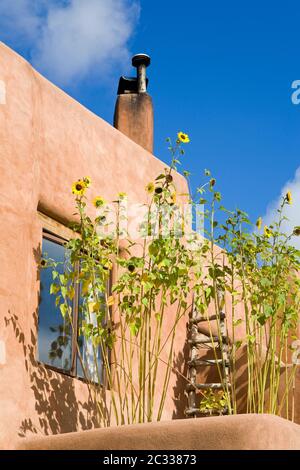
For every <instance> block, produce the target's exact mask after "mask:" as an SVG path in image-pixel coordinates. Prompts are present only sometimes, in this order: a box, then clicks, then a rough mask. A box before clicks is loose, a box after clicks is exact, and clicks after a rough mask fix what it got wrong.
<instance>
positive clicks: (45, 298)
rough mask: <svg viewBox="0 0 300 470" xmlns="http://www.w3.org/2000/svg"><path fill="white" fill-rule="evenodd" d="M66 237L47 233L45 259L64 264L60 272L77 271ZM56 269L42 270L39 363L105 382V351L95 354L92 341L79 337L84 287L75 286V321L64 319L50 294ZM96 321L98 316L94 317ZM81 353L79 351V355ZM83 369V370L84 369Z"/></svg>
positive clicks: (43, 252)
mask: <svg viewBox="0 0 300 470" xmlns="http://www.w3.org/2000/svg"><path fill="white" fill-rule="evenodd" d="M65 242H66V239H65V238H62V237H59V236H57V235H54V234H53V233H51V232H50V231H47V230H44V231H43V242H42V257H43V256H46V257H48V258H51V259H53V260H55V261H56V262H60V263H62V264H61V265H59V268H58V271H59V270H60V271H61V272H63V271H64V270H65V269H75V270H77V271H79V266H71V263H70V260H69V259H68V253H67V250H66V249H65V247H64V243H65ZM52 282H53V280H52V268H50V267H48V268H47V267H46V268H43V269H41V270H40V302H39V322H38V360H39V361H40V362H42V363H44V364H46V365H48V366H49V367H52V368H54V369H56V370H59V371H62V372H64V373H66V374H68V375H71V376H77V377H79V378H85V374H84V370H85V371H86V374H87V378H88V379H89V380H91V381H93V382H99V378H100V383H103V382H104V374H103V364H102V359H101V351H100V348H98V349H97V350H96V351H95V348H94V347H93V345H92V343H91V341H90V340H86V339H85V338H84V337H83V336H81V335H80V334H79V331H80V326H81V323H82V321H83V320H84V317H83V316H84V311H85V310H84V309H83V308H82V300H81V297H80V285H78V284H77V283H75V285H74V288H75V296H74V300H73V305H72V319H71V321H70V319H69V318H67V315H66V316H65V318H63V317H62V315H61V312H60V310H59V307H58V306H56V304H55V295H52V294H50V286H51V284H52ZM90 321H92V322H95V325H96V316H95V317H94V318H90ZM78 350H79V352H78ZM82 366H83V367H82Z"/></svg>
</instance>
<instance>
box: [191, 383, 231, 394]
mask: <svg viewBox="0 0 300 470" xmlns="http://www.w3.org/2000/svg"><path fill="white" fill-rule="evenodd" d="M226 387H228V388H230V387H231V384H229V383H228V384H226V385H225V384H224V385H223V384H221V383H211V384H188V385H187V387H186V390H187V391H189V392H192V391H193V390H206V389H207V388H211V389H212V390H223V389H225V388H226Z"/></svg>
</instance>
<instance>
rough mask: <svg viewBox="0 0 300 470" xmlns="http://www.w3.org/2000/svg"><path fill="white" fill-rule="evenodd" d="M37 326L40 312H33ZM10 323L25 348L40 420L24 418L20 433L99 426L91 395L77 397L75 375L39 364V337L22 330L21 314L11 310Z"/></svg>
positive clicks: (22, 435) (25, 362)
mask: <svg viewBox="0 0 300 470" xmlns="http://www.w3.org/2000/svg"><path fill="white" fill-rule="evenodd" d="M33 318H34V325H35V328H36V327H37V312H34V314H33ZM5 323H6V326H9V325H10V326H11V327H12V328H13V331H14V334H15V336H16V340H17V341H18V342H19V343H20V345H21V346H22V348H23V354H24V366H25V369H26V371H27V373H28V375H29V378H30V388H31V390H32V393H33V395H34V398H35V411H36V413H37V414H38V423H34V422H33V421H32V418H31V417H28V418H25V419H23V420H22V422H21V424H20V428H19V432H18V435H19V436H20V437H26V436H27V435H28V433H34V434H37V433H41V434H43V435H49V434H59V433H65V432H72V431H77V430H78V429H82V430H86V429H91V428H94V427H99V422H98V419H97V413H96V410H95V406H94V403H93V401H92V399H91V398H89V400H88V401H86V402H81V401H77V397H76V394H75V388H74V379H72V378H71V377H68V376H65V375H62V374H60V373H58V372H55V371H53V370H51V369H48V368H46V367H44V366H42V365H41V364H39V363H38V362H37V361H36V359H35V350H36V337H35V334H34V332H33V331H32V330H31V331H30V341H27V338H26V337H25V335H24V332H23V331H22V329H21V327H20V324H19V319H18V316H17V315H15V314H11V313H10V312H9V317H6V318H5Z"/></svg>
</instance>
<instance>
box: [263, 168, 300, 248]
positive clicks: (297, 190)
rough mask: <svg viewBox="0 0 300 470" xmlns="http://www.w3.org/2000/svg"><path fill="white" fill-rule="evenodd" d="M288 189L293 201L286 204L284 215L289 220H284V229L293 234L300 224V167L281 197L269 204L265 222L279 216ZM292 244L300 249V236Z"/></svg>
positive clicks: (284, 187) (267, 223)
mask: <svg viewBox="0 0 300 470" xmlns="http://www.w3.org/2000/svg"><path fill="white" fill-rule="evenodd" d="M288 191H291V193H292V197H293V203H292V205H286V206H285V209H284V215H285V216H286V217H287V218H288V220H287V221H284V222H283V224H282V229H283V231H284V232H285V233H286V234H291V233H292V231H293V228H294V227H295V226H300V167H299V168H298V169H297V170H296V173H295V176H294V178H293V179H291V180H290V181H288V182H287V183H285V185H284V186H283V188H282V189H281V192H280V197H279V198H278V199H277V200H276V201H273V202H272V203H271V204H270V205H269V207H268V208H267V212H266V215H265V216H264V218H263V222H264V224H266V225H270V224H271V223H272V222H273V221H274V220H275V219H277V218H278V213H277V210H278V208H279V207H280V203H281V201H282V197H283V196H284V195H285V194H286V193H287V192H288ZM292 244H293V245H294V246H296V247H297V248H298V249H300V237H293V238H292Z"/></svg>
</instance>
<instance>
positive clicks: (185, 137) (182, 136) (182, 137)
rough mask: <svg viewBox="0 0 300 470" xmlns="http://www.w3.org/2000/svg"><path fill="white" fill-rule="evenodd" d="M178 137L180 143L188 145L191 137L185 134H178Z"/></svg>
mask: <svg viewBox="0 0 300 470" xmlns="http://www.w3.org/2000/svg"><path fill="white" fill-rule="evenodd" d="M177 137H178V140H179V141H180V142H183V143H184V144H188V143H189V141H190V139H189V136H188V135H187V134H185V133H184V132H178V134H177Z"/></svg>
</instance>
